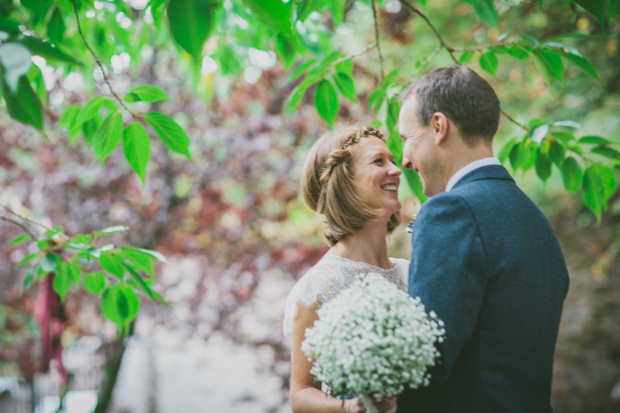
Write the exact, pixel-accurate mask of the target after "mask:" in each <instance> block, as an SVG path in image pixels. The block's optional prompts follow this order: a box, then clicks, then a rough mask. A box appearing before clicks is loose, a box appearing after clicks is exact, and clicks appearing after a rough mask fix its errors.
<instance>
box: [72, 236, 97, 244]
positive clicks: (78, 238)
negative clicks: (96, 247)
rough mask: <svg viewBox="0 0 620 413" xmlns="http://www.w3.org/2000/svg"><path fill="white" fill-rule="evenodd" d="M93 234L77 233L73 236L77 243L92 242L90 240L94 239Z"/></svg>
mask: <svg viewBox="0 0 620 413" xmlns="http://www.w3.org/2000/svg"><path fill="white" fill-rule="evenodd" d="M92 238H93V237H92V235H90V234H77V235H76V236H75V237H73V242H75V243H76V244H90V240H91V239H92Z"/></svg>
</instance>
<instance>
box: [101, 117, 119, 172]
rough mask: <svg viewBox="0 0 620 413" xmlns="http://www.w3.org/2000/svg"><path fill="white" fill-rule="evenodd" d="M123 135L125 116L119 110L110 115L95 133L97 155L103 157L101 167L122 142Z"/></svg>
mask: <svg viewBox="0 0 620 413" xmlns="http://www.w3.org/2000/svg"><path fill="white" fill-rule="evenodd" d="M122 136H123V116H122V115H121V113H120V112H118V111H117V112H114V113H111V114H110V115H108V117H107V118H106V119H105V120H104V121H103V123H102V124H101V126H99V129H97V132H96V133H95V138H94V139H95V156H96V157H98V158H101V167H103V163H104V162H105V159H106V158H107V157H108V155H110V154H111V153H112V152H114V149H116V147H117V146H118V144H119V143H120V142H121V138H122Z"/></svg>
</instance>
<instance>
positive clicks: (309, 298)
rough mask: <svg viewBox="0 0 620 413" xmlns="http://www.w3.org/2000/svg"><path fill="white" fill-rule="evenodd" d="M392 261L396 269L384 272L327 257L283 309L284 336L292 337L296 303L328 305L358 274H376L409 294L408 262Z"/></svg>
mask: <svg viewBox="0 0 620 413" xmlns="http://www.w3.org/2000/svg"><path fill="white" fill-rule="evenodd" d="M390 261H391V262H392V263H393V264H395V265H394V267H392V268H391V269H389V270H385V269H383V268H380V267H375V266H374V265H370V264H366V263H363V262H358V261H352V260H349V259H347V258H342V257H338V256H336V255H325V256H324V257H323V258H321V260H319V262H317V263H316V265H315V266H314V267H312V268H310V270H308V272H307V273H306V274H304V275H303V276H302V277H301V278H300V279H299V281H297V283H296V284H295V286H294V287H293V289H292V290H291V292H290V294H289V296H288V298H287V300H286V307H285V309H284V326H283V330H284V336H285V337H287V338H288V337H290V336H291V332H292V330H293V320H294V319H295V317H296V316H297V302H300V303H301V304H303V305H304V306H306V307H308V308H310V307H312V306H313V305H315V304H316V303H317V302H320V303H326V302H328V301H330V300H332V299H333V298H334V297H336V296H337V295H338V294H339V293H340V291H342V290H344V289H345V288H347V287H349V286H350V285H351V284H353V281H354V280H355V276H356V275H357V274H364V273H370V272H374V273H377V274H379V275H382V276H383V277H385V279H387V280H388V281H390V282H391V283H393V284H394V285H396V286H397V287H398V288H400V289H401V290H403V291H407V282H408V279H409V261H407V260H405V259H401V258H390Z"/></svg>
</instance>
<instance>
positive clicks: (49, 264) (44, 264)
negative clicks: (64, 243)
mask: <svg viewBox="0 0 620 413" xmlns="http://www.w3.org/2000/svg"><path fill="white" fill-rule="evenodd" d="M59 261H62V260H61V259H60V257H59V256H58V255H56V254H52V253H50V252H48V253H47V254H45V257H43V260H41V269H42V270H43V271H45V272H54V271H56V268H57V267H58V262H59Z"/></svg>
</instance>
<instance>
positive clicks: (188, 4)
mask: <svg viewBox="0 0 620 413" xmlns="http://www.w3.org/2000/svg"><path fill="white" fill-rule="evenodd" d="M219 6H220V4H219V2H215V1H210V0H174V1H170V2H168V8H167V13H168V22H169V23H170V32H171V33H172V37H173V38H174V40H175V41H176V42H177V43H178V44H179V45H180V46H181V47H182V48H183V49H184V50H185V51H186V52H187V53H189V54H190V56H192V58H193V59H194V62H196V63H198V62H199V61H200V55H201V54H202V48H203V45H204V44H205V42H206V41H207V39H208V38H209V36H211V33H212V32H213V29H214V28H215V23H216V11H217V8H218V7H219Z"/></svg>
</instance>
